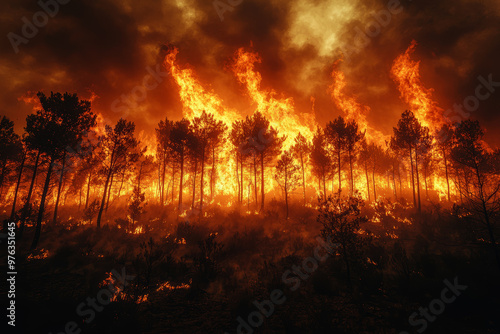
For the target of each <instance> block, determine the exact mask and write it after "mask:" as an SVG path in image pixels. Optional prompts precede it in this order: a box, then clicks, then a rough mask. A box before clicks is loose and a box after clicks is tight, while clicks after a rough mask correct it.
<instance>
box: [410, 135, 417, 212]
mask: <svg viewBox="0 0 500 334" xmlns="http://www.w3.org/2000/svg"><path fill="white" fill-rule="evenodd" d="M410 167H411V187H412V189H413V207H417V198H416V197H415V179H414V176H413V157H412V149H411V145H410Z"/></svg>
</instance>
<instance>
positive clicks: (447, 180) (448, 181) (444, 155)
mask: <svg viewBox="0 0 500 334" xmlns="http://www.w3.org/2000/svg"><path fill="white" fill-rule="evenodd" d="M443 158H444V172H445V175H446V184H447V185H448V202H450V201H451V197H450V179H449V177H448V162H447V161H446V150H445V149H444V148H443Z"/></svg>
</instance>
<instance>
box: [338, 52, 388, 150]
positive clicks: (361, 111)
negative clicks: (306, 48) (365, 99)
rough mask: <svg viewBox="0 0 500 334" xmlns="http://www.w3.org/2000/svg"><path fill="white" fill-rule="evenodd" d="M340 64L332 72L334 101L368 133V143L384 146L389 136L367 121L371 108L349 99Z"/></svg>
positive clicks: (349, 118)
mask: <svg viewBox="0 0 500 334" xmlns="http://www.w3.org/2000/svg"><path fill="white" fill-rule="evenodd" d="M339 63H340V60H339V61H337V62H336V63H335V64H334V68H333V72H332V78H333V84H332V85H330V87H329V90H330V93H331V96H332V99H333V101H334V102H335V104H336V105H337V107H339V109H341V110H342V111H343V112H344V113H345V114H346V116H345V117H346V119H347V120H350V121H351V120H354V121H356V122H357V123H358V126H359V130H360V131H366V133H365V136H366V139H367V140H368V142H370V143H376V144H378V145H382V144H384V142H385V140H386V139H387V138H386V137H387V136H385V135H384V134H383V133H382V132H380V131H378V130H376V129H374V128H373V127H372V126H370V125H369V124H368V120H367V119H366V115H368V113H370V107H368V106H364V105H361V104H360V103H359V102H357V101H356V100H355V99H354V98H353V97H349V96H347V95H346V94H345V93H344V90H345V87H346V80H345V75H344V73H343V72H342V71H340V70H339V69H338V65H339Z"/></svg>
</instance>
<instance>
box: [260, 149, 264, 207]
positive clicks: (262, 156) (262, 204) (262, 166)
mask: <svg viewBox="0 0 500 334" xmlns="http://www.w3.org/2000/svg"><path fill="white" fill-rule="evenodd" d="M260 169H261V171H260V173H261V189H260V193H261V195H262V203H260V211H264V152H261V153H260Z"/></svg>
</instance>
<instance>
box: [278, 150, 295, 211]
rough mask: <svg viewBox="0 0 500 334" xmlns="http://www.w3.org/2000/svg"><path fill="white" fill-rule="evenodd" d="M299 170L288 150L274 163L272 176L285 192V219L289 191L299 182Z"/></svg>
mask: <svg viewBox="0 0 500 334" xmlns="http://www.w3.org/2000/svg"><path fill="white" fill-rule="evenodd" d="M299 170H300V166H298V165H296V164H295V161H294V159H293V157H292V153H291V152H290V151H285V152H283V153H282V154H281V157H280V158H279V159H278V163H277V164H276V173H275V174H274V178H275V179H276V182H278V184H279V185H280V187H281V188H282V189H283V191H284V194H285V206H286V219H288V197H289V194H290V191H293V190H294V189H295V188H296V187H297V186H298V184H299V180H300V176H299V174H298V173H299Z"/></svg>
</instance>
